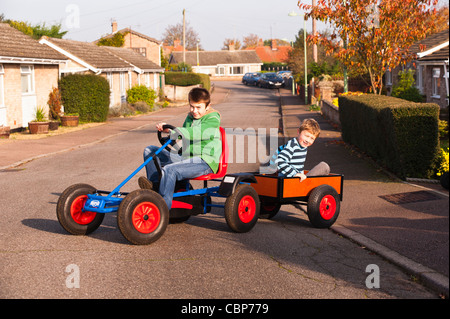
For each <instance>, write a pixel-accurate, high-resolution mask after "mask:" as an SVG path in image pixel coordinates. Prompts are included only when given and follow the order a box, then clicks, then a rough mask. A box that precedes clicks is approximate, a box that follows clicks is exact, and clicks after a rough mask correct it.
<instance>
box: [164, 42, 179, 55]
mask: <svg viewBox="0 0 450 319" xmlns="http://www.w3.org/2000/svg"><path fill="white" fill-rule="evenodd" d="M162 47H163V53H164V55H165V56H170V54H171V53H172V52H173V51H183V46H182V45H181V41H180V40H179V39H176V40H175V41H173V45H166V44H164V43H163V46H162Z"/></svg>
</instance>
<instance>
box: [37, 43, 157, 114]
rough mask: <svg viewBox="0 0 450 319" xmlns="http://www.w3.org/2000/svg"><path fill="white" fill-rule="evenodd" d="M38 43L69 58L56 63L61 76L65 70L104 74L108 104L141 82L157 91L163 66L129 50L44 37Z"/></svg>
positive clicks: (121, 98) (119, 99)
mask: <svg viewBox="0 0 450 319" xmlns="http://www.w3.org/2000/svg"><path fill="white" fill-rule="evenodd" d="M39 42H40V43H42V44H45V45H47V46H49V47H50V48H52V49H54V50H56V51H57V52H59V53H61V54H62V55H64V56H65V57H67V59H69V61H68V63H66V64H64V65H61V66H60V74H61V76H64V75H65V74H67V73H93V74H98V75H101V76H104V77H105V78H106V79H107V80H108V82H109V85H110V89H111V97H110V106H113V105H116V104H120V103H121V102H123V101H125V99H126V91H127V90H128V89H129V88H131V87H133V86H135V85H139V84H145V85H146V86H147V87H149V88H152V89H153V90H155V91H156V92H158V90H159V87H160V82H161V81H160V79H159V77H160V73H162V72H163V71H164V70H163V68H161V67H159V66H158V65H156V64H155V63H153V62H151V61H149V60H147V59H146V58H144V57H143V56H142V55H140V54H139V53H136V52H134V51H133V50H129V49H124V48H113V47H105V46H97V45H96V44H94V43H90V42H81V41H74V40H65V39H55V38H48V37H43V38H41V40H39Z"/></svg>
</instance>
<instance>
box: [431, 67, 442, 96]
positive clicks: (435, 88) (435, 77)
mask: <svg viewBox="0 0 450 319" xmlns="http://www.w3.org/2000/svg"><path fill="white" fill-rule="evenodd" d="M440 76H441V69H439V68H433V70H432V80H431V96H432V97H440V91H441V78H440Z"/></svg>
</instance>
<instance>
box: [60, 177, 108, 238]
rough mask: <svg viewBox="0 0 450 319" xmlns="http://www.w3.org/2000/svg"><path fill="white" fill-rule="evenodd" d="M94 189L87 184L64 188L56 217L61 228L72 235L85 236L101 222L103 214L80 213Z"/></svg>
mask: <svg viewBox="0 0 450 319" xmlns="http://www.w3.org/2000/svg"><path fill="white" fill-rule="evenodd" d="M95 192H96V189H95V188H94V187H92V186H91V185H88V184H75V185H72V186H69V187H68V188H66V189H65V190H64V191H63V192H62V194H61V196H59V199H58V203H57V205H56V216H57V217H58V221H59V223H60V224H61V226H62V227H63V228H64V229H65V230H66V231H67V232H68V233H70V234H72V235H87V234H90V233H92V232H93V231H95V230H96V229H97V228H98V227H99V226H100V225H101V223H102V222H103V218H104V217H105V214H103V213H94V212H88V211H85V212H83V211H82V208H83V206H84V203H86V200H87V195H88V194H94V193H95Z"/></svg>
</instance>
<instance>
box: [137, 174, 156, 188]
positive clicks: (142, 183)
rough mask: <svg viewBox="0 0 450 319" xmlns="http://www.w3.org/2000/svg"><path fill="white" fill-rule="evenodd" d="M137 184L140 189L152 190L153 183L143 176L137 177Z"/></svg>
mask: <svg viewBox="0 0 450 319" xmlns="http://www.w3.org/2000/svg"><path fill="white" fill-rule="evenodd" d="M138 184H139V187H140V188H141V189H153V183H152V182H150V181H149V180H148V179H147V178H146V177H144V176H141V177H139V179H138Z"/></svg>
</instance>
